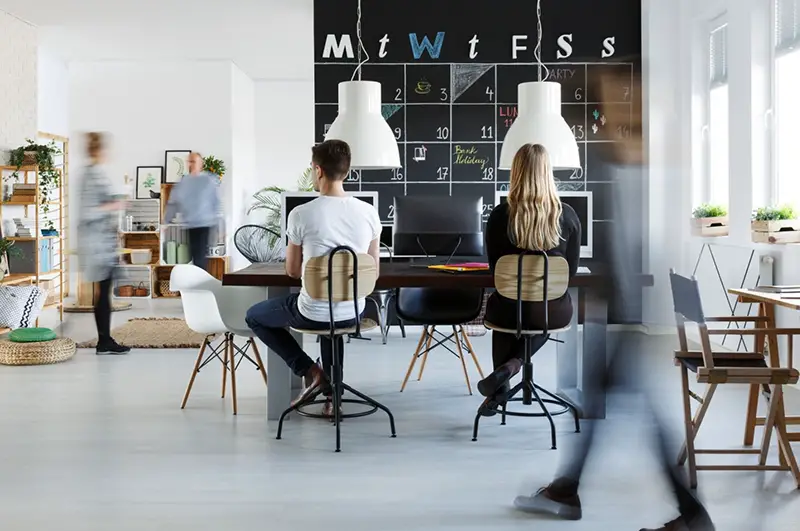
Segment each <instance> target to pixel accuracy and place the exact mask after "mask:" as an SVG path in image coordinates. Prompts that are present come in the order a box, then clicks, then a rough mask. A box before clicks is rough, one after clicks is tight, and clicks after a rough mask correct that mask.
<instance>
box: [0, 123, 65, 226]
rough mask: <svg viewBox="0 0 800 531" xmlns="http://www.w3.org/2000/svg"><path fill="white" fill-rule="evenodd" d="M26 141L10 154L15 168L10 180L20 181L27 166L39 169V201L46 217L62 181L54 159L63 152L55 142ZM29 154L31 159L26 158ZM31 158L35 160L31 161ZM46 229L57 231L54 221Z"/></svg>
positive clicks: (10, 161)
mask: <svg viewBox="0 0 800 531" xmlns="http://www.w3.org/2000/svg"><path fill="white" fill-rule="evenodd" d="M25 141H26V144H25V145H23V146H20V147H18V148H16V149H12V150H11V151H10V152H9V156H8V161H9V164H10V165H11V166H14V172H13V173H12V174H11V176H10V178H13V179H14V180H19V171H20V169H22V167H23V166H25V165H26V164H32V165H35V166H37V167H38V170H39V201H40V205H41V208H42V213H43V214H44V215H45V217H46V216H47V214H48V213H49V212H50V204H49V203H50V193H51V192H52V191H53V190H55V189H56V188H58V186H59V179H60V174H59V172H58V169H57V168H56V165H55V161H54V157H56V156H58V155H61V153H62V152H61V149H59V147H58V146H57V145H56V143H55V142H54V141H50V143H48V144H37V143H36V142H34V141H33V140H31V139H30V138H26V139H25ZM27 154H30V155H31V157H26V155H27ZM31 158H32V159H33V160H30V159H31ZM26 159H27V160H26ZM46 227H47V229H48V230H55V226H54V225H53V220H51V219H48V220H47V225H46Z"/></svg>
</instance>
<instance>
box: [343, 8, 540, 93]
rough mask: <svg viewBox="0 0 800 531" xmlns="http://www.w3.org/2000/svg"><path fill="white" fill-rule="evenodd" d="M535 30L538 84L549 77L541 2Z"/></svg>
mask: <svg viewBox="0 0 800 531" xmlns="http://www.w3.org/2000/svg"><path fill="white" fill-rule="evenodd" d="M359 3H360V0H359ZM536 30H537V37H538V39H537V41H536V48H535V49H534V50H533V57H534V58H535V59H536V62H537V63H538V67H539V82H542V81H545V80H546V79H547V78H548V77H550V70H548V69H547V67H546V66H545V65H544V63H543V62H542V37H543V35H542V0H536ZM542 69H544V78H542Z"/></svg>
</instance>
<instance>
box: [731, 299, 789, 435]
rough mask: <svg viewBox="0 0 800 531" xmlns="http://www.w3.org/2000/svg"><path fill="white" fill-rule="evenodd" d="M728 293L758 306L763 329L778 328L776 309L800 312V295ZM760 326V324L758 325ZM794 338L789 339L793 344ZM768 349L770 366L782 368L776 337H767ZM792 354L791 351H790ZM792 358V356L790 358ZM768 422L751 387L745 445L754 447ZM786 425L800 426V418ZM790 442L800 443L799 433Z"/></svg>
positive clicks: (754, 389) (756, 391)
mask: <svg viewBox="0 0 800 531" xmlns="http://www.w3.org/2000/svg"><path fill="white" fill-rule="evenodd" d="M728 293H730V294H732V295H736V296H737V297H738V299H739V302H741V303H744V304H758V315H759V317H766V318H767V321H766V322H764V323H761V327H762V328H777V326H776V325H775V307H776V306H780V307H782V308H788V309H790V310H800V294H796V293H792V294H780V293H765V292H761V291H754V290H750V289H729V290H728ZM756 325H757V326H758V323H757V324H756ZM793 339H794V338H793V337H789V339H788V340H789V341H790V342H791V341H792V340H793ZM767 348H768V349H769V364H770V365H771V366H772V367H780V366H781V358H780V356H779V350H778V349H779V347H778V338H777V336H774V335H767ZM790 352H791V350H790ZM790 358H792V356H790ZM765 422H766V420H765V418H764V417H759V416H758V386H757V385H752V386H750V398H749V400H748V406H747V422H746V424H745V434H744V444H745V446H752V445H753V440H754V439H755V430H756V426H763V425H764V424H765ZM786 424H788V425H795V426H796V425H800V416H787V417H786ZM789 440H790V441H792V442H798V441H800V432H799V433H789Z"/></svg>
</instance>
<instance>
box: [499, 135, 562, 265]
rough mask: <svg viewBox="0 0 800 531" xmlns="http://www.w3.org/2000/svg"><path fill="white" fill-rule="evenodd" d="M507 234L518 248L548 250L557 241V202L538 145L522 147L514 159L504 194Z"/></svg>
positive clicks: (545, 157)
mask: <svg viewBox="0 0 800 531" xmlns="http://www.w3.org/2000/svg"><path fill="white" fill-rule="evenodd" d="M508 208H509V232H510V235H511V236H513V237H514V243H515V245H516V246H517V247H519V248H521V249H528V250H530V251H549V250H550V249H554V248H555V247H557V246H558V244H559V241H560V240H561V212H562V207H561V199H559V197H558V189H557V188H556V181H555V179H554V178H553V170H552V168H551V167H550V155H548V153H547V150H546V149H545V148H544V146H542V145H541V144H526V145H524V146H522V147H521V148H520V149H519V151H517V154H516V155H515V156H514V163H513V164H512V167H511V186H510V188H509V191H508Z"/></svg>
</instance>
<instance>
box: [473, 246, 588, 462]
mask: <svg viewBox="0 0 800 531" xmlns="http://www.w3.org/2000/svg"><path fill="white" fill-rule="evenodd" d="M494 283H495V289H496V290H497V292H498V293H499V294H500V295H502V296H503V297H505V298H507V299H511V300H515V301H516V302H517V327H516V329H508V328H502V327H499V326H496V325H494V324H492V323H490V322H488V321H484V325H485V326H486V328H488V329H490V330H492V332H493V333H495V334H514V335H515V336H516V337H517V339H520V338H524V341H525V361H524V363H523V365H522V381H521V382H520V383H518V384H517V385H516V386H514V387H513V388H512V389H511V390H510V391H509V392H508V394H507V395H506V397H505V400H501V401H500V402H501V403H502V406H500V405H498V406H497V407H495V408H491V409H490V410H489V411H488V412H489V413H492V414H496V413H501V415H502V422H501V424H502V425H505V423H506V416H513V417H547V420H548V421H549V422H550V438H551V441H552V448H553V450H555V449H556V426H555V423H554V422H553V417H554V416H556V415H563V414H564V413H566V412H568V411H572V414H573V415H574V417H575V431H576V432H578V433H579V432H580V431H581V425H580V419H579V418H578V410H577V409H576V408H575V406H573V405H572V404H570V403H569V402H567V401H566V400H563V399H561V398H559V397H558V396H556V395H554V394H553V393H551V392H550V391H548V390H547V389H544V388H543V387H541V386H539V385H537V384H536V382H535V381H534V379H533V363H532V361H531V360H532V358H533V354H534V352H533V351H532V348H531V347H532V346H533V343H532V342H531V341H530V339H531V338H532V337H533V336H539V335H549V334H557V333H559V332H565V331H567V330H568V329H569V327H566V328H559V329H553V330H551V329H550V327H549V320H548V315H547V302H548V301H552V300H556V299H558V298H560V297H562V296H563V295H564V294H565V293H566V292H567V288H568V287H569V264H568V263H567V261H566V260H565V259H564V258H562V257H560V256H553V257H548V256H547V254H546V253H544V252H541V251H526V252H525V253H523V254H519V255H507V256H503V257H502V258H500V260H498V262H497V265H496V266H495V272H494ZM523 302H538V303H541V304H544V324H543V327H542V329H541V330H529V329H525V328H523V325H522V303H523ZM540 391H541V392H542V394H544V395H546V396H548V397H549V398H544V399H543V398H542V397H541V396H540V395H539V392H540ZM520 392H522V396H521V397H517V395H518V394H519V393H520ZM534 398H535V399H536V402H537V403H538V405H539V407H540V408H541V409H542V412H541V413H531V412H523V411H508V410H507V408H506V406H507V402H522V404H523V405H526V406H530V405H532V404H533V400H534ZM545 404H553V405H557V406H561V409H559V410H556V411H550V410H549V409H548V408H547V406H546V405H545ZM498 408H501V409H500V410H499V411H498ZM486 413H487V410H486V408H485V407H482V408H481V409H479V410H478V413H477V415H476V416H475V426H474V429H473V432H472V440H473V441H477V440H478V424H479V422H480V419H481V417H482V416H484V415H485V414H486Z"/></svg>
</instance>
